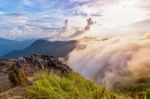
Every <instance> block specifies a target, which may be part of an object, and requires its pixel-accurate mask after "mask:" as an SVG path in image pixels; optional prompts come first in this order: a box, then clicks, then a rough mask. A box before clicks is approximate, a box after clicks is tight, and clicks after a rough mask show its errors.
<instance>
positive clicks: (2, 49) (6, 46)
mask: <svg viewBox="0 0 150 99" xmlns="http://www.w3.org/2000/svg"><path fill="white" fill-rule="evenodd" d="M33 42H34V40H26V41H15V40H8V39H3V38H0V56H2V55H4V54H7V53H10V52H12V51H14V50H23V49H25V48H26V47H28V46H30V44H32V43H33Z"/></svg>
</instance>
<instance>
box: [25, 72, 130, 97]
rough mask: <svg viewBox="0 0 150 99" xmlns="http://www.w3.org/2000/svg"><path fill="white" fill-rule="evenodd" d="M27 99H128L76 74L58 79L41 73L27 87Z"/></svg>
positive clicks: (56, 76) (55, 76)
mask: <svg viewBox="0 0 150 99" xmlns="http://www.w3.org/2000/svg"><path fill="white" fill-rule="evenodd" d="M26 98H27V99H128V98H127V97H125V96H122V95H119V94H116V93H114V92H111V91H108V90H106V89H105V88H104V87H102V86H99V85H96V84H94V82H92V81H89V80H85V79H84V78H82V77H81V76H80V75H79V74H77V73H73V72H72V73H70V74H68V75H67V76H65V77H64V76H63V77H60V76H58V75H56V74H45V73H43V74H42V76H41V78H40V79H39V80H37V81H36V82H35V83H34V84H33V85H32V86H29V87H27V95H26Z"/></svg>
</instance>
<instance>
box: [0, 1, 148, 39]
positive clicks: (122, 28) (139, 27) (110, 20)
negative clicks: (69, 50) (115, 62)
mask: <svg viewBox="0 0 150 99" xmlns="http://www.w3.org/2000/svg"><path fill="white" fill-rule="evenodd" d="M88 18H92V21H93V22H94V24H93V25H92V26H91V28H90V30H89V31H86V32H85V33H84V36H97V35H99V36H102V35H119V34H130V33H144V32H149V30H150V28H149V25H150V0H0V21H1V22H0V38H7V39H16V40H25V39H32V38H45V37H53V36H58V35H60V34H62V33H68V34H69V35H71V34H73V33H76V32H74V31H79V30H83V29H84V27H85V26H86V24H87V22H86V20H87V19H88ZM65 20H68V24H69V25H68V27H69V28H67V29H68V30H64V27H65V23H64V22H65ZM82 35H83V34H82Z"/></svg>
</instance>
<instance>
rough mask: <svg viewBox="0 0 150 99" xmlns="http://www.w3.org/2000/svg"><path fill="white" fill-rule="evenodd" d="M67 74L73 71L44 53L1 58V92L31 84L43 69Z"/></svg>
mask: <svg viewBox="0 0 150 99" xmlns="http://www.w3.org/2000/svg"><path fill="white" fill-rule="evenodd" d="M43 70H44V71H47V72H54V73H56V74H58V75H67V74H68V73H69V72H70V71H72V70H71V69H70V68H69V67H68V66H66V65H65V64H63V63H62V62H60V61H59V60H58V59H56V58H54V57H50V56H44V55H31V56H28V57H21V58H18V59H17V60H5V59H1V60H0V93H2V92H4V91H7V90H9V89H11V88H14V87H16V86H20V85H23V84H30V83H32V82H33V81H35V80H36V79H37V78H38V74H39V72H41V71H43Z"/></svg>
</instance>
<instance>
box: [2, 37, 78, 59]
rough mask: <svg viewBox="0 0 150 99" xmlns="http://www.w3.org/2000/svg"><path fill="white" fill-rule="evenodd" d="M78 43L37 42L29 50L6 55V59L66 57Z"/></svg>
mask: <svg viewBox="0 0 150 99" xmlns="http://www.w3.org/2000/svg"><path fill="white" fill-rule="evenodd" d="M76 44H77V41H55V42H51V41H47V40H43V39H41V40H37V41H35V42H34V43H32V44H31V46H29V47H28V48H26V49H24V50H21V51H13V52H10V53H8V54H6V55H4V56H3V57H4V58H17V57H20V56H28V55H32V54H41V55H52V56H55V57H66V56H67V55H68V54H69V53H70V52H71V51H72V50H73V49H74V48H75V46H76Z"/></svg>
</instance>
